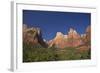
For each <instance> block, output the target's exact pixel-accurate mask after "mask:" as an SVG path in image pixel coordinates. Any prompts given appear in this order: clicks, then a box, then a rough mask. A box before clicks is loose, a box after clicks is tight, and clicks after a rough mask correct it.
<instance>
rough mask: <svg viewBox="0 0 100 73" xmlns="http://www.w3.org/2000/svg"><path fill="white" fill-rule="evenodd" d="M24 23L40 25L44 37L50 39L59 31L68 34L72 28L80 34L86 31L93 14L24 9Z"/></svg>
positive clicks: (31, 25)
mask: <svg viewBox="0 0 100 73" xmlns="http://www.w3.org/2000/svg"><path fill="white" fill-rule="evenodd" d="M23 24H27V25H28V26H30V27H39V28H40V29H41V30H42V36H43V38H44V39H46V40H50V39H53V38H54V37H55V35H56V33H57V32H62V33H63V34H67V33H68V31H69V29H70V28H74V29H75V30H76V31H77V32H78V33H79V34H83V33H85V30H86V28H87V26H89V25H90V24H91V14H90V13H76V12H55V11H35V10H23Z"/></svg>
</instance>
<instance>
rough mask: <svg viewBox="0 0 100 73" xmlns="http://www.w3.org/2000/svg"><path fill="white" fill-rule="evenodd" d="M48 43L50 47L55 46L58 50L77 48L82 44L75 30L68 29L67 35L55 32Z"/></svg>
mask: <svg viewBox="0 0 100 73" xmlns="http://www.w3.org/2000/svg"><path fill="white" fill-rule="evenodd" d="M50 43H51V44H50V46H52V45H55V46H56V47H58V48H65V47H77V46H79V45H81V44H82V40H81V36H80V35H79V34H78V33H77V32H76V30H74V29H72V28H70V30H69V32H68V35H67V34H66V35H64V34H62V33H61V32H57V34H56V37H55V38H54V39H53V40H52V41H50Z"/></svg>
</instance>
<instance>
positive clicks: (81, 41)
mask: <svg viewBox="0 0 100 73" xmlns="http://www.w3.org/2000/svg"><path fill="white" fill-rule="evenodd" d="M23 42H24V43H27V44H32V45H33V46H35V45H38V44H40V45H41V46H42V47H45V48H49V47H56V48H66V47H76V48H77V49H79V50H87V49H90V48H91V27H90V26H88V27H87V28H86V31H85V33H84V34H79V33H78V32H77V31H76V30H75V29H73V28H70V29H69V31H68V32H66V34H63V33H62V32H57V33H56V36H55V37H54V38H53V39H51V40H49V41H46V40H45V39H43V38H42V32H41V29H40V28H37V27H31V28H30V27H28V26H27V25H25V24H24V25H23Z"/></svg>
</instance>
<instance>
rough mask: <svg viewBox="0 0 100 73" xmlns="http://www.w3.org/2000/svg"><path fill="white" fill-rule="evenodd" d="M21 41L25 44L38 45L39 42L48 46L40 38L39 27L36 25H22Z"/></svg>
mask: <svg viewBox="0 0 100 73" xmlns="http://www.w3.org/2000/svg"><path fill="white" fill-rule="evenodd" d="M23 42H24V43H27V44H32V45H33V46H34V45H38V44H40V45H41V46H43V47H48V46H47V44H46V42H44V40H43V38H42V33H41V30H40V28H37V27H31V28H29V27H27V25H25V24H24V25H23Z"/></svg>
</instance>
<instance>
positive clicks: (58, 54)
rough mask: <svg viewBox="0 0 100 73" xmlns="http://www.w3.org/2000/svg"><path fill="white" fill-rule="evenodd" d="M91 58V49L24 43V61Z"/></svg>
mask: <svg viewBox="0 0 100 73" xmlns="http://www.w3.org/2000/svg"><path fill="white" fill-rule="evenodd" d="M81 59H90V50H89V51H81V52H79V51H78V50H77V49H76V48H72V47H67V48H63V49H61V48H55V47H50V48H44V47H42V46H41V45H40V44H37V45H35V46H33V45H30V44H26V43H23V62H39V61H60V60H81Z"/></svg>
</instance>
